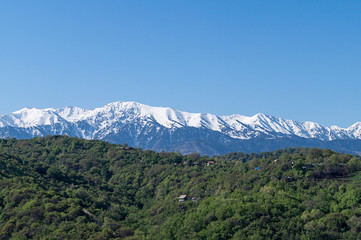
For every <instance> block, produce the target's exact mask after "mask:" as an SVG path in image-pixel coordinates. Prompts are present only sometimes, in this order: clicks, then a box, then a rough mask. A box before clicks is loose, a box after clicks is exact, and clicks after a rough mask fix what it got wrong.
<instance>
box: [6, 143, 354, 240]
mask: <svg viewBox="0 0 361 240" xmlns="http://www.w3.org/2000/svg"><path fill="white" fill-rule="evenodd" d="M208 161H213V162H215V164H213V165H211V166H207V162H208ZM360 170H361V160H360V158H359V157H358V156H352V155H349V154H338V153H336V152H333V151H331V150H329V149H326V150H322V149H306V148H300V149H285V150H277V151H275V152H266V153H261V154H243V153H230V154H226V155H223V156H218V157H213V158H209V157H206V156H200V155H199V154H195V153H194V154H189V155H187V156H182V155H181V154H179V153H166V152H161V153H155V152H153V151H142V150H141V149H138V148H131V147H129V146H128V145H127V144H123V145H112V144H109V143H105V142H101V141H86V140H81V139H77V138H69V137H62V136H54V137H50V136H47V137H45V138H34V139H31V140H16V139H2V140H0V239H360V238H361V234H360V232H361V224H360V222H361V208H359V207H360V204H361V202H360V201H361V200H360V199H361V187H360V182H361V172H359V171H360ZM182 194H186V195H188V200H187V201H185V202H179V201H178V199H177V197H178V196H179V195H182Z"/></svg>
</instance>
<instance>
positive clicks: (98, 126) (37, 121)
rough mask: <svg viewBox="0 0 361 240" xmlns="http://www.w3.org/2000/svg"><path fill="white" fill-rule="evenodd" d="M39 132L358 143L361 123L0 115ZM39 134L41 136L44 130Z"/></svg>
mask: <svg viewBox="0 0 361 240" xmlns="http://www.w3.org/2000/svg"><path fill="white" fill-rule="evenodd" d="M43 126H58V128H57V129H56V130H54V129H53V130H51V128H50V130H48V131H50V132H49V133H47V134H50V135H51V134H52V132H51V131H53V132H65V131H66V130H65V128H66V127H67V126H72V129H71V131H70V130H69V131H70V132H71V133H73V134H72V135H74V136H78V137H83V138H87V139H91V138H96V137H98V138H104V137H106V136H108V135H109V134H117V133H119V132H121V131H125V130H124V129H128V130H127V132H128V133H130V132H131V131H133V132H134V131H136V134H137V136H138V135H140V134H142V131H148V133H150V132H152V134H154V132H153V131H152V130H150V129H151V128H154V129H155V130H156V132H159V131H160V130H161V128H165V129H169V131H174V130H175V129H182V128H187V127H191V128H198V129H206V130H210V131H214V132H219V133H222V134H224V135H226V136H228V137H231V138H234V139H252V138H256V137H264V138H266V139H275V138H277V137H280V136H298V137H303V138H311V139H319V140H323V141H329V140H335V139H346V140H348V139H351V140H352V139H361V123H360V122H359V123H355V124H354V125H352V126H350V127H349V128H346V129H345V128H340V127H337V126H332V127H325V126H321V125H320V124H318V123H314V122H298V121H292V120H285V119H282V118H278V117H274V116H270V115H265V114H262V113H259V114H256V115H254V116H251V117H247V116H242V115H230V116H216V115H212V114H208V113H205V114H204V113H188V112H181V111H177V110H174V109H171V108H165V107H152V106H148V105H144V104H140V103H137V102H114V103H110V104H107V105H105V106H104V107H101V108H95V109H90V110H86V109H82V108H77V107H65V108H62V109H52V108H47V109H35V108H31V109H30V108H24V109H21V110H19V111H16V112H13V113H11V114H7V115H0V128H2V127H14V128H23V129H30V128H31V129H32V131H35V130H34V129H36V131H37V132H36V133H37V134H38V135H41V134H42V132H41V131H40V130H39V128H40V127H43ZM60 126H61V127H60ZM130 126H133V127H130ZM59 128H62V129H59ZM46 129H48V128H46ZM122 129H123V130H122ZM132 129H133V130H132ZM29 131H30V130H29ZM39 131H40V132H39ZM42 131H43V132H44V133H43V134H45V130H42ZM133 132H132V133H131V134H132V136H133V138H134V137H137V136H135V135H134V134H135V133H133ZM29 134H31V133H30V132H29ZM143 134H147V132H145V133H143ZM1 137H5V136H1Z"/></svg>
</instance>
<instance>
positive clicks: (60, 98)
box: [0, 0, 361, 127]
mask: <svg viewBox="0 0 361 240" xmlns="http://www.w3.org/2000/svg"><path fill="white" fill-rule="evenodd" d="M360 13H361V1H339V0H337V1H335V0H334V1H332V0H327V1H326V0H324V1H317V0H312V1H307V0H306V1H268V0H267V1H266V0H265V1H221V0H219V1H210V0H204V1H201V0H197V1H186V0H179V1H169V0H167V1H158V0H157V1H130V0H128V1H122V0H116V1H112V0H107V1H100V0H99V1H91V0H87V1H74V0H72V1H70V0H69V1H67V0H61V1H48V0H44V1H37V0H32V1H27V0H26V1H25V0H24V1H13V0H2V1H0V23H1V24H0V81H1V94H0V101H1V104H0V113H1V114H6V113H10V112H13V111H16V110H18V109H20V108H23V107H25V106H27V107H36V108H45V107H54V108H58V107H64V106H79V107H84V108H95V107H100V106H103V105H105V104H107V103H109V102H113V101H137V102H141V103H144V104H148V105H153V106H169V107H172V108H175V109H178V110H183V111H188V112H209V113H213V114H217V115H229V114H234V113H238V114H243V115H248V116H250V115H253V114H256V113H259V112H262V113H266V114H271V115H274V116H279V117H283V118H287V119H293V120H299V121H306V120H310V121H315V122H319V123H321V124H324V125H327V126H331V125H339V126H341V127H348V126H349V125H351V124H353V123H354V122H356V121H361V111H360V103H361V14H360Z"/></svg>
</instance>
